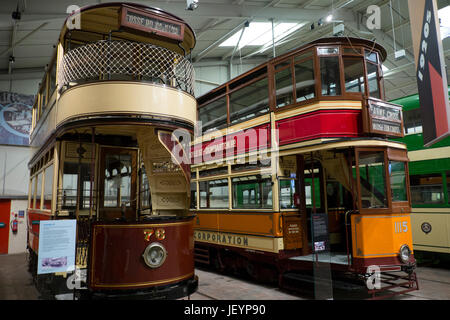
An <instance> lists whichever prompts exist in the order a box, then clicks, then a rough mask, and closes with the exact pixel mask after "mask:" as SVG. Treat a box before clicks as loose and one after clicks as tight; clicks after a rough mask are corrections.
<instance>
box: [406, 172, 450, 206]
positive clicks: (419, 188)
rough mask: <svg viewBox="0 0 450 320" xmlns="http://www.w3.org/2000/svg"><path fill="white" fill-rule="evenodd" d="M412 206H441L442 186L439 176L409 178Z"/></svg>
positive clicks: (442, 199) (442, 201) (442, 200)
mask: <svg viewBox="0 0 450 320" xmlns="http://www.w3.org/2000/svg"><path fill="white" fill-rule="evenodd" d="M410 184H411V202H412V204H413V205H425V204H426V205H430V204H443V203H444V201H445V199H444V185H443V181H442V175H441V174H426V175H412V176H410Z"/></svg>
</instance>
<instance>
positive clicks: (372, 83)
mask: <svg viewBox="0 0 450 320" xmlns="http://www.w3.org/2000/svg"><path fill="white" fill-rule="evenodd" d="M367 82H368V84H369V95H370V96H371V97H374V98H378V99H380V89H379V87H378V66H377V65H376V64H372V63H368V64H367Z"/></svg>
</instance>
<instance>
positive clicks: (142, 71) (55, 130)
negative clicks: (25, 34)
mask: <svg viewBox="0 0 450 320" xmlns="http://www.w3.org/2000/svg"><path fill="white" fill-rule="evenodd" d="M195 42H196V40H195V34H194V32H193V30H192V29H191V28H190V27H189V25H187V24H186V23H185V22H184V21H183V20H182V19H180V18H177V17H176V16H174V15H171V14H170V13H167V12H164V11H162V10H159V9H154V8H149V7H146V6H141V5H138V4H132V5H131V4H130V5H127V4H123V3H109V4H101V5H94V6H87V7H83V8H81V9H80V10H79V11H77V12H74V13H73V14H72V15H71V16H69V17H68V19H67V20H66V23H65V24H64V27H63V28H62V30H61V33H60V36H59V39H58V43H57V45H56V49H55V52H54V55H53V58H52V60H51V63H50V64H49V65H48V68H47V72H46V74H45V76H44V78H43V80H42V82H41V84H40V89H39V93H38V95H37V96H36V100H35V104H34V106H33V122H32V130H31V135H30V142H31V145H32V146H34V147H39V146H42V145H44V143H45V142H46V141H48V140H49V139H52V137H53V138H54V137H58V136H61V135H62V134H64V133H65V132H67V131H69V130H70V129H73V128H76V127H77V126H78V127H80V126H85V125H97V124H106V123H122V124H127V123H134V124H139V123H140V124H143V123H149V122H153V123H159V124H160V125H161V126H169V127H173V126H170V123H176V124H177V125H178V126H179V127H184V128H186V129H190V130H192V127H193V125H194V123H195V118H196V101H195V98H194V97H193V87H194V71H193V66H192V64H191V62H190V60H189V57H188V55H189V54H190V52H191V50H192V49H193V47H194V46H195ZM163 103H164V105H166V107H165V108H161V107H160V106H161V105H162V104H163ZM105 128H106V127H105ZM116 129H117V128H115V130H116ZM97 130H100V131H99V132H101V130H102V129H101V127H98V128H97ZM105 130H106V129H105ZM115 130H114V132H117V131H115Z"/></svg>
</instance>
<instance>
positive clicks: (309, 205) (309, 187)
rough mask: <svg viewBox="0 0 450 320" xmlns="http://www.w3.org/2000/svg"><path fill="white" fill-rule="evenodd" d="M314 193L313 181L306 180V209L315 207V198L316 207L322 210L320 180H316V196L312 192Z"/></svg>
mask: <svg viewBox="0 0 450 320" xmlns="http://www.w3.org/2000/svg"><path fill="white" fill-rule="evenodd" d="M311 191H312V179H311V178H305V198H306V207H307V208H312V207H313V205H312V204H313V196H314V200H315V207H316V208H320V207H321V200H320V179H319V178H316V177H315V178H314V195H313V193H312V192H311Z"/></svg>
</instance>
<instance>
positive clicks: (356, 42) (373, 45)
mask: <svg viewBox="0 0 450 320" xmlns="http://www.w3.org/2000/svg"><path fill="white" fill-rule="evenodd" d="M321 45H323V46H333V45H344V46H358V47H360V46H364V47H366V48H369V49H373V50H376V51H378V52H379V54H380V58H381V61H382V62H384V61H385V60H386V58H387V52H386V49H384V47H383V46H381V45H380V44H378V43H377V42H375V41H372V40H368V39H363V38H353V37H326V38H319V39H317V40H314V41H311V42H308V43H306V44H304V45H301V46H299V47H298V48H296V49H293V50H291V51H289V52H287V53H285V54H283V55H280V56H278V57H275V58H272V59H270V60H268V61H266V62H264V63H262V64H260V65H258V66H256V67H254V68H252V69H251V70H248V71H247V72H245V73H244V74H242V75H239V76H238V77H236V78H234V79H231V80H229V81H228V82H226V83H229V82H233V81H235V80H236V79H238V78H241V77H243V76H245V75H247V74H250V73H252V72H254V71H255V70H257V69H260V68H261V67H262V66H264V65H267V64H269V63H274V62H275V63H276V62H278V61H282V60H284V59H285V58H286V57H288V56H292V55H295V54H298V53H299V52H301V51H303V50H307V49H308V48H311V47H313V46H321ZM226 83H224V84H221V85H220V86H218V87H216V88H214V89H212V90H211V91H209V92H207V93H205V94H203V95H202V96H200V97H198V101H199V106H200V105H201V104H203V102H204V101H203V99H204V98H205V97H208V96H209V95H210V94H214V92H216V91H218V90H220V89H222V88H223V87H224V86H226Z"/></svg>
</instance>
